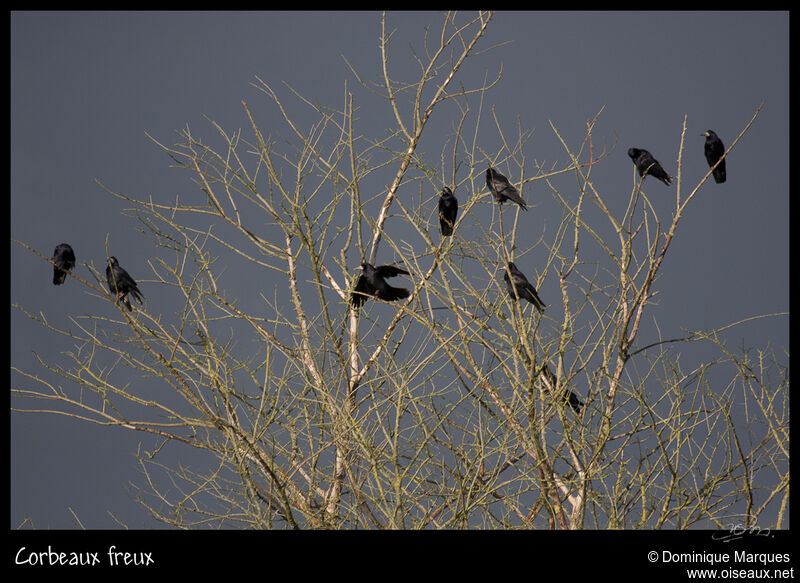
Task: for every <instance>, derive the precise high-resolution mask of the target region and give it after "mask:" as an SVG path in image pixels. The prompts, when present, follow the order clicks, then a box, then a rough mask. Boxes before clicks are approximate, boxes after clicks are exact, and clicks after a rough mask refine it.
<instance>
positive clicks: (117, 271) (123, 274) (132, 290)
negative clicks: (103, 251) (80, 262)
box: [52, 243, 143, 311]
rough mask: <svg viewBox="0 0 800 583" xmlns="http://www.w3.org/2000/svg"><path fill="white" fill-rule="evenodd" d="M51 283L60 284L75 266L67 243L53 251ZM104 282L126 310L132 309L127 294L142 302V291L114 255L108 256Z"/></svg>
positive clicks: (73, 254) (73, 257)
mask: <svg viewBox="0 0 800 583" xmlns="http://www.w3.org/2000/svg"><path fill="white" fill-rule="evenodd" d="M52 261H53V283H54V284H55V285H61V284H62V283H64V280H65V279H66V278H67V272H69V271H70V270H71V269H72V268H73V267H75V251H73V250H72V246H71V245H70V244H69V243H61V244H60V245H57V246H56V250H55V251H54V252H53V260H52ZM106 282H107V283H108V289H109V290H110V291H111V293H112V294H114V297H115V298H116V301H117V302H122V303H123V304H124V305H125V307H126V308H128V311H132V310H133V308H132V307H131V302H130V300H129V299H128V296H129V295H131V296H133V298H134V299H135V300H136V301H137V302H139V304H143V302H142V297H143V295H142V292H140V291H139V287H138V286H137V285H136V282H135V281H134V279H133V278H132V277H131V276H130V275H129V274H128V272H127V271H125V270H124V269H122V268H121V267H120V266H119V261H117V258H116V257H113V256H112V257H109V258H108V265H107V266H106Z"/></svg>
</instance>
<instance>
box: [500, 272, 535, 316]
mask: <svg viewBox="0 0 800 583" xmlns="http://www.w3.org/2000/svg"><path fill="white" fill-rule="evenodd" d="M509 272H511V280H509V279H508V273H509ZM503 279H504V280H505V281H506V287H507V288H508V295H510V296H511V297H512V298H513V299H515V300H516V299H517V298H518V297H519V298H523V299H525V300H528V301H529V302H530V303H532V304H533V305H534V306H536V309H537V310H539V311H540V312H544V309H545V307H546V306H545V304H544V302H543V301H542V300H540V299H539V294H537V293H536V288H535V287H533V286H532V285H531V283H530V282H529V281H528V278H527V277H525V276H524V275H523V273H522V272H521V271H520V270H519V269H517V266H516V265H514V264H513V263H512V262H510V261H509V263H508V271H506V272H504V273H503ZM512 282H513V285H512Z"/></svg>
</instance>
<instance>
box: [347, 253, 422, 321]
mask: <svg viewBox="0 0 800 583" xmlns="http://www.w3.org/2000/svg"><path fill="white" fill-rule="evenodd" d="M361 270H362V272H361V275H359V276H358V281H356V287H355V289H354V290H353V292H352V293H351V294H350V301H351V302H352V303H353V307H354V308H356V309H358V308H360V307H361V306H362V305H363V303H364V302H365V301H367V298H368V297H369V296H375V297H376V298H380V299H382V300H386V301H387V302H392V301H394V300H402V299H403V298H407V297H408V296H409V293H410V292H409V291H408V290H407V289H406V288H404V287H393V286H391V285H389V284H388V283H386V280H384V278H385V277H395V276H397V275H400V274H401V273H404V274H406V275H408V272H407V271H406V270H404V269H400V268H399V267H394V266H393V265H379V266H378V267H375V266H374V265H372V264H370V263H367V262H366V261H364V262H363V263H362V264H361Z"/></svg>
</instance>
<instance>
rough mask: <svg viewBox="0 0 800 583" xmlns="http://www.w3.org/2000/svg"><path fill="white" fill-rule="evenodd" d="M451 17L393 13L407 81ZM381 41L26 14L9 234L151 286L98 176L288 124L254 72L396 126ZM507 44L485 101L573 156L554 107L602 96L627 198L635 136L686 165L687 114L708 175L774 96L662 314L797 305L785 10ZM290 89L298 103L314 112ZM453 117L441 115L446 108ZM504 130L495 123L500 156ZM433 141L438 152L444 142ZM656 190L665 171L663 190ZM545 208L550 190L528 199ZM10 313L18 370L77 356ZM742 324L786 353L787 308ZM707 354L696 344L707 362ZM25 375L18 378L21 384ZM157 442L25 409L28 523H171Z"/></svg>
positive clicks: (14, 422)
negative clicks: (166, 146) (165, 519)
mask: <svg viewBox="0 0 800 583" xmlns="http://www.w3.org/2000/svg"><path fill="white" fill-rule="evenodd" d="M439 19H440V16H439V14H438V13H419V12H401V13H396V14H395V13H390V14H389V23H390V25H391V26H392V27H394V28H397V29H398V32H397V35H396V37H395V38H394V39H393V42H392V46H391V51H392V55H393V59H392V63H393V69H392V75H393V77H394V78H395V79H406V80H413V79H415V78H416V76H417V75H418V67H417V65H416V63H415V62H414V60H413V59H412V58H411V54H410V51H409V45H413V46H414V48H415V49H416V50H421V40H422V29H423V27H424V26H425V25H426V24H430V25H432V26H436V23H438V21H439ZM379 35H380V14H379V13H376V12H325V13H319V12H299V13H294V12H280V13H273V12H247V13H245V12H234V13H225V12H222V13H219V12H214V13H206V12H190V13H182V12H179V13H169V12H156V13H149V12H135V13H125V12H122V13H120V12H113V13H95V12H74V13H72V12H13V13H12V15H11V236H12V237H13V238H15V239H19V240H21V241H24V242H25V243H27V244H29V245H31V246H32V247H34V248H36V249H38V250H39V251H41V252H42V253H44V254H46V255H47V256H49V255H50V254H51V253H52V251H53V249H54V247H55V246H56V245H57V244H58V243H61V242H69V243H70V244H71V245H72V246H73V248H74V249H75V253H76V255H77V261H78V266H79V267H78V268H77V269H78V270H79V271H81V272H82V275H83V276H88V271H87V270H86V268H85V267H83V266H82V264H83V263H84V262H93V263H94V266H95V267H96V268H98V267H99V268H101V269H102V268H103V266H104V259H105V256H106V255H105V243H106V237H108V240H109V249H110V253H111V254H113V255H116V256H117V258H118V259H119V261H120V263H121V265H122V266H123V267H124V268H126V269H127V270H128V271H129V272H130V273H131V275H132V276H133V277H134V278H136V279H137V280H139V281H140V284H141V285H140V288H141V289H142V292H143V293H144V294H145V295H146V296H148V293H149V292H150V291H151V290H150V289H148V285H147V283H146V281H147V279H148V265H147V260H148V257H149V254H150V253H151V252H152V249H151V246H150V241H149V240H148V239H147V238H146V237H145V236H143V235H142V234H141V233H139V231H138V229H139V226H138V223H137V221H136V220H135V219H134V218H131V217H129V216H125V215H123V214H122V211H123V209H124V208H125V206H126V205H125V204H124V203H123V202H122V201H120V200H118V199H116V198H114V197H112V196H110V195H109V194H107V193H106V192H105V191H104V190H103V189H102V188H100V187H99V186H98V185H97V184H96V183H95V179H99V180H101V181H102V182H104V183H105V184H107V185H108V186H109V187H110V188H112V189H114V190H117V191H120V192H124V193H128V194H130V195H131V196H133V197H136V198H146V197H148V196H151V195H152V196H153V197H155V198H158V199H169V198H174V197H175V196H176V195H177V194H181V195H184V194H186V193H191V192H196V187H195V186H194V185H193V184H192V183H191V182H190V181H189V180H188V176H187V175H186V174H185V173H182V172H181V171H178V170H175V169H171V168H169V165H170V160H169V159H168V158H167V157H166V156H165V155H164V154H163V153H162V152H161V151H160V150H159V149H158V148H157V147H156V146H155V145H154V144H153V143H152V142H150V141H149V140H148V138H147V137H146V135H145V132H147V133H149V134H150V135H152V136H153V137H154V138H156V139H158V140H161V141H164V142H166V143H172V141H174V140H173V138H174V136H175V134H174V131H175V130H177V129H180V128H183V127H185V126H186V125H187V124H188V125H189V126H190V127H191V128H192V131H193V132H195V133H197V134H198V135H202V136H211V135H213V128H212V127H211V126H210V124H209V123H208V121H207V120H206V119H205V117H204V116H208V118H210V119H212V120H214V121H216V122H217V123H219V124H220V125H221V126H222V127H223V128H225V129H228V130H234V129H237V128H245V129H247V127H248V123H247V119H246V116H245V114H244V112H243V109H242V106H241V102H242V100H245V101H247V103H248V105H250V107H251V108H252V109H253V111H254V112H255V114H256V115H257V116H258V118H259V122H260V123H261V125H262V127H264V128H272V127H275V128H276V129H275V132H276V134H275V135H279V134H280V133H281V132H283V133H284V135H285V129H283V127H279V118H278V116H277V113H276V112H275V109H274V108H273V107H271V106H270V104H269V103H268V102H267V99H266V98H265V96H264V95H263V94H262V93H260V92H259V91H258V90H256V89H255V88H253V87H252V86H251V85H250V83H251V82H252V81H253V80H254V78H255V76H259V77H260V78H262V79H264V80H265V81H267V82H269V83H270V84H272V85H273V87H275V88H276V89H280V90H281V91H285V90H284V89H283V86H281V82H282V81H286V83H288V84H289V85H290V86H292V87H293V88H294V89H296V90H297V91H298V92H299V93H300V94H302V95H303V96H305V97H306V98H308V99H309V100H311V101H313V102H315V103H319V104H325V105H330V106H332V107H337V108H338V107H341V106H342V103H343V96H344V95H345V85H344V83H345V80H346V81H347V88H348V89H350V90H352V91H354V93H355V95H356V98H357V99H358V100H359V104H360V106H361V107H362V108H363V109H362V110H361V111H360V116H359V117H360V123H361V124H362V125H363V127H364V130H363V131H364V133H370V131H371V135H374V136H377V135H379V134H380V133H381V131H383V130H384V129H385V128H386V127H388V126H389V125H390V124H391V123H392V122H393V119H392V117H391V112H390V110H389V108H388V106H387V105H386V103H385V102H382V101H379V100H377V99H375V98H373V97H371V95H370V94H369V93H368V92H367V91H365V90H363V89H362V88H361V87H360V86H359V85H358V83H357V81H356V80H355V79H354V77H353V75H352V74H351V73H350V71H349V68H348V66H347V64H346V63H345V62H344V60H343V59H342V55H343V56H344V57H346V58H347V60H348V61H350V62H351V63H352V64H353V65H354V66H355V67H356V68H357V69H358V70H359V72H360V73H361V74H362V75H363V76H364V77H365V78H367V79H370V80H373V79H376V78H377V76H378V73H379V63H380V61H379V52H378V37H379ZM506 40H510V41H513V42H511V43H510V44H508V45H505V46H502V47H500V48H497V49H495V50H493V51H490V52H488V53H486V54H483V55H481V56H479V57H476V58H475V59H474V60H473V61H471V62H470V63H469V66H468V69H467V72H466V73H465V79H466V80H467V81H469V82H472V83H476V82H477V81H479V80H480V79H482V78H483V76H484V74H488V76H489V77H493V76H494V75H495V74H496V72H497V71H498V68H499V66H500V64H502V72H503V78H502V81H501V83H500V85H499V86H498V87H496V88H494V89H493V90H492V91H491V92H490V93H489V95H488V97H487V98H488V100H489V101H490V103H491V104H493V105H494V107H495V109H496V111H497V112H498V115H499V117H500V119H501V121H502V123H503V124H504V125H505V126H506V127H507V128H514V127H515V125H516V123H517V116H519V123H520V124H521V125H522V127H524V128H528V129H534V135H533V137H532V138H531V139H530V140H529V142H528V143H527V144H526V146H525V152H526V155H527V156H528V158H529V160H532V161H535V162H537V163H539V164H541V165H542V166H544V167H549V166H550V165H552V164H554V163H557V162H558V163H561V164H563V162H564V161H565V159H566V155H565V153H564V151H563V149H562V147H561V146H560V144H559V143H558V141H557V139H556V138H555V136H554V134H553V132H552V130H551V129H550V126H549V122H551V121H552V123H553V124H554V125H555V126H556V127H557V128H558V130H559V132H560V133H561V134H562V135H563V136H564V138H565V139H567V140H568V141H569V142H571V143H573V144H574V143H576V142H578V141H579V140H580V139H581V138H582V136H583V135H584V132H585V124H586V120H587V119H591V118H592V117H594V116H595V115H596V114H597V113H598V112H599V111H600V110H601V108H604V109H603V112H602V114H601V116H600V118H599V122H598V124H597V127H596V129H595V131H594V134H595V139H596V140H600V139H605V140H607V142H608V144H609V145H611V144H613V143H614V141H615V140H617V144H616V150H615V151H614V152H613V154H612V155H611V156H610V157H609V159H608V160H606V161H604V162H602V163H601V164H599V165H598V166H597V167H596V168H594V169H593V171H592V172H593V180H594V181H595V182H596V183H597V184H599V185H602V187H603V188H604V189H605V192H607V193H608V192H613V190H614V189H615V188H619V189H622V195H621V196H620V200H626V197H627V193H628V192H629V189H630V187H631V180H632V175H633V174H632V173H633V166H632V164H631V161H630V159H629V158H628V157H627V155H626V151H627V149H628V147H631V146H635V147H642V148H646V149H648V150H650V151H651V152H652V153H653V155H654V156H655V157H656V158H657V159H659V160H660V161H661V162H662V164H664V165H665V167H666V168H667V170H668V172H670V173H671V174H673V176H674V175H675V172H676V158H677V154H678V147H679V140H680V137H681V127H682V123H683V119H684V115H686V116H688V121H687V125H688V128H687V131H686V144H685V148H686V154H685V164H684V167H683V172H684V176H685V179H686V181H687V184H689V183H693V182H694V181H695V180H696V179H699V178H700V177H701V176H702V175H703V174H704V173H705V172H706V170H707V169H708V167H707V165H706V162H705V159H704V158H703V154H702V145H703V140H704V138H702V137H700V136H699V134H700V133H701V132H703V131H705V130H707V129H713V130H715V131H716V132H717V133H718V134H719V135H720V137H721V138H722V139H723V141H724V142H725V145H726V146H727V145H728V144H729V143H730V141H731V140H732V139H733V138H734V137H735V136H736V135H737V134H738V133H739V131H741V129H742V128H743V127H744V125H745V124H746V123H747V122H748V121H749V120H750V118H751V117H752V115H753V113H754V112H755V110H756V108H757V107H758V105H759V103H760V102H761V101H762V100H766V105H765V107H764V109H763V111H762V112H761V114H760V116H759V118H758V120H757V121H756V123H755V124H754V125H753V127H752V128H751V130H750V131H749V133H748V134H747V135H746V136H745V137H744V138H743V140H742V141H741V142H740V143H739V144H738V145H737V148H736V149H735V150H734V151H733V153H732V154H731V155H730V157H729V159H728V181H727V183H725V184H724V185H716V184H714V183H713V182H709V183H707V184H706V185H704V187H703V190H702V192H701V193H700V195H699V196H698V197H696V199H695V200H694V201H693V202H692V204H691V205H690V207H689V210H688V213H687V215H686V217H685V218H684V219H683V221H682V223H681V224H680V226H679V234H678V237H676V240H675V242H674V243H673V245H674V247H673V248H671V249H670V253H669V255H668V257H667V260H666V262H665V265H664V269H663V273H662V275H661V278H660V279H659V280H658V281H657V287H658V291H659V296H658V299H659V302H660V304H659V306H658V307H657V308H656V309H654V311H653V312H652V313H651V318H653V317H655V318H657V319H658V321H659V325H660V326H661V333H662V334H663V336H664V337H674V336H680V335H682V330H683V329H684V328H691V329H710V328H714V327H720V326H723V325H727V324H730V323H733V322H736V321H739V320H741V319H744V318H747V317H751V316H756V315H759V314H771V313H776V312H786V311H788V310H789V227H788V225H789V180H788V163H789V160H788V151H789V139H788V136H789V133H788V132H789V64H788V63H789V16H788V13H786V12H746V13H745V12H725V13H714V12H686V13H683V12H671V13H631V12H607V13H606V12H600V13H585V12H566V13H551V12H523V13H510V12H500V13H498V14H497V15H496V17H495V20H494V22H493V23H492V24H491V25H490V27H489V31H488V34H487V36H486V38H485V39H484V41H483V43H484V45H483V46H485V47H488V46H490V45H494V44H497V43H500V42H503V41H506ZM465 82H466V81H465ZM283 95H284V97H286V100H287V103H290V104H291V105H292V107H293V108H294V112H295V113H296V114H297V115H299V116H302V115H303V112H304V111H305V112H307V111H308V110H307V108H306V109H305V110H304V107H303V106H301V105H299V104H297V102H296V101H292V100H291V99H290V98H289V97H288V94H287V93H286V92H285V93H284V94H283ZM488 105H489V104H487V106H488ZM437 123H440V124H441V125H440V127H441V128H443V130H444V129H447V128H448V127H449V123H450V121H449V120H439V121H437ZM495 140H496V134H494V133H491V132H489V130H488V124H487V141H488V142H489V143H488V144H487V147H486V149H487V150H489V151H493V149H495V148H496V144H495V143H494V142H495ZM429 154H430V155H431V156H432V158H431V163H432V164H435V163H436V156H437V155H438V151H437V150H432V151H430V152H429ZM534 184H535V185H538V184H540V183H534ZM660 186H662V185H660V184H656V183H653V184H647V188H648V192H649V193H650V195H651V197H652V198H653V199H656V198H657V197H656V196H655V195H656V193H658V189H659V187H660ZM663 194H664V198H663V200H659V201H658V202H657V204H663V205H664V206H663V207H662V208H663V209H668V208H669V207H670V205H673V204H674V187H673V188H667V187H666V186H663ZM457 195H458V193H457ZM525 196H526V199H527V200H528V202H529V204H531V203H533V204H534V205H535V204H536V203H537V202H538V200H537V196H538V197H540V198H549V195H547V194H546V193H544V186H534V187H533V188H532V189H531V190H527V191H526V193H525ZM536 212H537V210H536V208H535V206H534V207H533V208H532V210H531V213H530V214H531V215H532V216H534V215H533V214H535V213H536ZM547 218H548V217H546V216H545V217H543V220H547ZM557 218H558V217H557V216H556V217H553V218H552V220H551V222H552V224H555V220H557ZM10 259H11V266H12V277H11V286H10V290H11V292H10V294H11V303H12V304H13V303H18V304H20V305H22V306H23V307H24V308H25V309H27V310H29V311H31V312H33V313H39V312H40V311H41V312H43V313H44V314H45V315H46V316H47V318H48V319H51V320H52V321H53V322H54V324H55V325H64V326H67V325H68V322H69V320H68V318H69V316H79V315H81V314H88V313H98V311H103V310H107V309H108V306H107V305H105V304H103V303H102V302H101V300H100V299H99V298H97V297H93V296H91V295H88V294H86V293H84V292H83V291H82V290H81V289H80V288H79V287H78V286H77V285H76V282H74V281H70V280H69V279H68V280H67V282H66V284H65V285H63V286H60V287H54V286H53V285H52V284H51V283H50V277H51V274H52V267H51V266H50V265H49V264H47V263H45V262H43V261H41V260H40V259H39V258H38V257H36V256H35V255H33V254H31V253H30V252H29V251H27V250H25V249H23V248H21V247H20V246H18V245H16V244H15V243H11V244H10ZM531 261H532V258H531ZM526 263H527V262H526ZM529 275H530V274H529ZM151 289H152V288H151ZM540 293H541V294H542V297H543V299H544V301H545V302H547V301H548V299H547V298H548V297H553V296H555V295H557V282H555V281H554V280H552V279H551V280H549V281H547V282H546V283H545V286H544V287H543V288H542V289H540ZM148 297H150V296H148ZM255 299H256V298H251V301H252V300H255ZM10 318H11V330H10V333H11V363H12V365H14V366H16V367H18V368H20V369H22V370H25V371H28V372H31V373H37V374H39V373H41V372H42V371H41V370H40V369H39V368H38V367H37V365H36V361H35V358H34V355H33V352H34V351H35V352H36V353H38V354H40V355H41V356H42V357H43V358H44V359H46V360H47V359H54V360H57V361H58V362H60V363H62V364H66V363H67V362H68V360H69V359H68V357H67V356H66V355H65V354H62V353H67V352H69V351H70V350H72V349H73V347H72V345H71V344H70V342H69V339H66V338H63V337H60V336H56V335H54V334H52V333H49V332H48V331H46V330H43V329H42V328H41V327H40V326H38V325H36V324H35V323H33V322H31V321H30V320H29V319H28V318H27V317H26V316H25V315H24V314H21V313H20V312H19V311H18V310H16V309H14V308H11V309H10ZM726 338H727V339H728V341H730V342H731V344H732V345H734V346H739V345H746V346H753V347H762V346H764V345H766V344H767V343H770V344H771V345H772V347H773V348H775V349H776V350H778V351H782V350H783V349H786V350H787V351H788V349H789V333H788V318H786V317H782V318H772V319H763V320H758V321H756V322H753V323H749V324H745V325H742V326H739V327H736V328H734V329H733V330H731V331H730V332H729V333H728V334H727V336H726ZM698 350H699V352H698V354H697V355H691V353H689V352H688V351H687V355H686V356H685V358H687V359H691V358H704V357H707V356H708V355H707V353H703V350H702V349H698ZM21 382H22V379H21V378H20V376H19V375H17V374H13V373H12V374H11V386H12V387H13V386H17V385H19V384H20V383H21ZM139 442H142V443H143V444H145V448H150V447H152V446H153V442H152V440H148V439H147V438H146V437H143V436H140V435H135V434H133V433H131V432H128V431H125V430H120V429H114V428H103V427H97V426H95V425H91V424H81V423H78V422H76V421H75V420H72V419H68V418H64V417H60V416H53V415H48V416H41V415H30V414H25V415H22V414H12V415H11V450H10V451H11V457H10V462H11V501H10V503H11V520H10V526H11V528H16V527H17V526H19V525H20V524H21V523H22V522H23V521H24V520H26V519H30V520H31V521H32V523H33V526H35V527H36V528H42V529H44V528H75V527H76V522H75V520H74V518H73V516H72V515H71V513H70V511H69V509H70V508H71V509H72V510H74V511H75V513H76V515H77V516H78V517H79V519H80V520H81V521H82V523H83V525H84V526H86V527H88V528H115V527H116V523H115V522H114V520H113V519H112V517H111V516H110V514H115V515H117V516H119V517H120V519H121V520H123V521H124V522H125V523H126V524H128V525H129V526H131V527H134V528H136V527H146V528H154V527H156V528H157V527H158V523H156V522H154V521H152V520H151V519H150V518H149V517H148V516H147V515H146V514H145V513H144V512H143V511H142V510H141V509H140V507H139V506H138V505H137V504H136V503H135V502H133V501H132V499H131V497H130V495H129V493H128V490H127V485H128V484H129V483H131V482H133V483H137V484H141V483H142V482H143V477H142V475H141V474H140V472H139V471H138V469H137V467H136V464H135V458H134V456H133V454H134V453H135V452H136V450H137V444H138V443H139ZM170 447H175V446H170ZM180 454H181V452H180V451H178V449H177V448H175V451H173V452H170V455H174V456H176V458H180Z"/></svg>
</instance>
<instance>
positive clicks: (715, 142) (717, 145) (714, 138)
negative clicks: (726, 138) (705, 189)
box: [700, 130, 727, 184]
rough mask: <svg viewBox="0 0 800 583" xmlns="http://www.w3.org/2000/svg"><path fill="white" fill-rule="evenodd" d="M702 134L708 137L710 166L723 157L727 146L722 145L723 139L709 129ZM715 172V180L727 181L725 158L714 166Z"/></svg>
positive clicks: (718, 181)
mask: <svg viewBox="0 0 800 583" xmlns="http://www.w3.org/2000/svg"><path fill="white" fill-rule="evenodd" d="M700 135H701V136H705V137H706V145H705V151H706V160H707V161H708V166H709V168H710V167H712V166H713V165H714V164H716V163H717V160H719V159H720V158H722V155H723V154H724V153H725V146H723V145H722V140H720V139H719V136H718V135H717V134H715V133H714V132H713V131H711V130H708V131H707V132H705V133H702V134H700ZM713 174H714V182H716V183H717V184H720V183H722V182H725V178H727V173H726V171H725V160H723V161H722V162H720V163H719V166H717V167H716V168H714V172H713Z"/></svg>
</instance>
